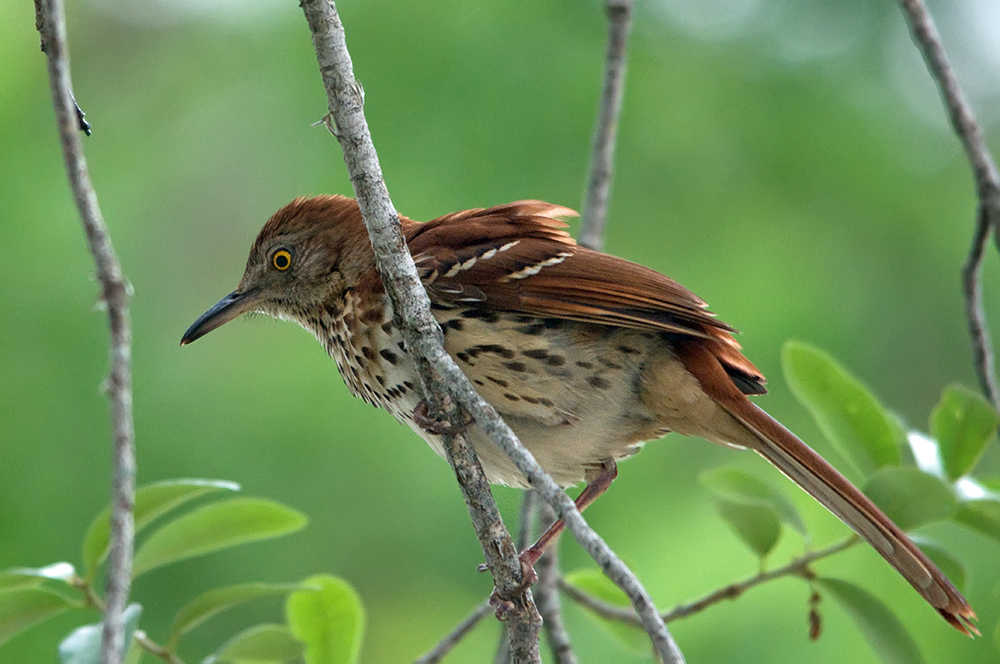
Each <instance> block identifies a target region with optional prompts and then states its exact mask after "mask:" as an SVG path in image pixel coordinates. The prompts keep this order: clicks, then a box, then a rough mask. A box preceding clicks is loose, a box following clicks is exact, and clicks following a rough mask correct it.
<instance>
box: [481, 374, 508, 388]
mask: <svg viewBox="0 0 1000 664" xmlns="http://www.w3.org/2000/svg"><path fill="white" fill-rule="evenodd" d="M486 380H488V381H491V382H494V383H496V384H497V385H499V386H500V387H507V385H508V384H509V383H508V382H507V381H505V380H501V379H500V378H494V377H493V376H487V377H486Z"/></svg>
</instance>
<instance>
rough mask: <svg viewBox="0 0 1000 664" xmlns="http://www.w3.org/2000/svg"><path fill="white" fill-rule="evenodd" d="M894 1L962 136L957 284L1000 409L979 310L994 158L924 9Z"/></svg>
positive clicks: (998, 224)
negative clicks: (961, 257) (964, 213)
mask: <svg viewBox="0 0 1000 664" xmlns="http://www.w3.org/2000/svg"><path fill="white" fill-rule="evenodd" d="M900 5H901V6H902V8H903V15H904V16H905V17H906V20H907V23H908V24H909V26H910V31H911V32H912V34H913V41H914V43H916V45H917V48H918V49H919V50H920V53H921V54H922V55H923V57H924V61H925V62H926V63H927V69H928V70H929V71H930V73H931V77H932V78H933V79H934V82H935V83H936V84H937V86H938V90H939V91H940V93H941V97H942V99H943V101H944V104H945V107H946V109H947V111H948V119H949V121H950V122H951V126H952V128H954V130H955V133H956V134H958V138H959V140H961V141H962V146H963V147H964V148H965V153H966V155H967V156H968V159H969V163H970V164H971V166H972V173H973V176H974V177H975V180H976V194H977V196H978V198H979V210H978V213H977V216H976V230H975V234H974V238H973V242H972V247H971V249H970V250H969V256H968V259H967V260H966V263H965V266H964V267H963V269H962V283H963V291H964V294H965V310H966V317H967V318H968V324H969V333H970V336H971V337H972V351H973V356H974V360H975V365H976V373H977V374H978V376H979V382H980V385H981V387H982V390H983V392H984V393H985V394H986V396H987V397H988V398H989V400H990V402H992V403H993V406H994V407H996V408H998V409H1000V389H998V387H997V380H996V375H995V373H994V360H993V344H992V342H991V341H990V336H989V332H988V328H987V326H986V314H985V312H984V311H983V302H982V283H981V274H980V273H981V269H982V263H983V254H984V252H985V247H986V241H987V240H988V238H989V234H990V231H991V230H992V231H993V233H994V237H995V238H996V241H998V242H1000V235H997V231H998V230H1000V176H998V174H997V166H996V162H994V160H993V157H992V155H991V154H990V150H989V148H988V147H987V146H986V141H985V140H984V139H983V132H982V129H980V127H979V123H978V122H976V117H975V115H974V114H973V112H972V108H971V107H970V106H969V103H968V101H966V99H965V95H964V94H963V93H962V88H961V86H960V85H959V84H958V78H957V77H956V76H955V70H954V69H953V68H952V66H951V63H950V62H949V61H948V56H947V55H946V54H945V52H944V47H943V46H942V45H941V37H940V35H939V34H938V31H937V28H936V27H935V26H934V21H933V19H932V18H931V16H930V14H929V13H928V11H927V8H926V7H925V6H924V4H923V2H922V0H900Z"/></svg>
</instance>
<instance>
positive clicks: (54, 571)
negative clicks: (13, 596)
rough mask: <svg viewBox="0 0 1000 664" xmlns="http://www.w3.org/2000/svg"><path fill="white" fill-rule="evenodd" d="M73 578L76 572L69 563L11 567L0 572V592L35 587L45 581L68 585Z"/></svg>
mask: <svg viewBox="0 0 1000 664" xmlns="http://www.w3.org/2000/svg"><path fill="white" fill-rule="evenodd" d="M74 577H76V570H75V569H74V568H73V566H72V565H70V564H69V563H53V564H51V565H46V566H45V567H11V568H9V569H5V570H3V571H0V591H2V590H6V589H8V588H20V587H24V586H37V585H39V584H40V583H41V582H42V581H44V580H46V579H52V580H55V581H62V582H63V583H70V582H71V581H72V580H73V578H74Z"/></svg>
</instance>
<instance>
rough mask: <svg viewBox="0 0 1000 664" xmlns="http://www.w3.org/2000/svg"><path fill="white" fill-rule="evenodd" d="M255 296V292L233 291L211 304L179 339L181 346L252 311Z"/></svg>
mask: <svg viewBox="0 0 1000 664" xmlns="http://www.w3.org/2000/svg"><path fill="white" fill-rule="evenodd" d="M255 295H256V292H255V291H247V292H245V293H240V292H237V291H233V292H232V293H230V294H229V295H227V296H225V297H224V298H222V299H221V300H219V301H218V302H216V303H215V304H213V305H212V308H211V309H209V310H208V311H206V312H205V313H203V314H202V315H201V316H199V317H198V320H196V321H195V322H194V324H193V325H192V326H191V327H189V328H188V329H187V332H185V333H184V336H183V337H181V345H182V346H183V345H185V344H189V343H191V342H192V341H195V340H196V339H200V338H201V337H203V336H205V335H206V334H208V333H209V332H211V331H212V330H214V329H215V328H217V327H219V326H220V325H222V324H223V323H228V322H229V321H231V320H232V319H234V318H236V317H237V316H239V315H240V314H242V313H245V312H247V311H249V310H250V309H252V308H253V306H254V305H255V304H256V302H257V298H256V297H254V296H255Z"/></svg>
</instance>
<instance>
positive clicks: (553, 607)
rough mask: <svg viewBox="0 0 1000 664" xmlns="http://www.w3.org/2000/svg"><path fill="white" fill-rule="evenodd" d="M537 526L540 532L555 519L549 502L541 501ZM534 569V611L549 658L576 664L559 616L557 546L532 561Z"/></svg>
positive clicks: (567, 663)
mask: <svg viewBox="0 0 1000 664" xmlns="http://www.w3.org/2000/svg"><path fill="white" fill-rule="evenodd" d="M540 516H541V518H540V524H539V525H540V526H541V527H540V528H539V530H541V531H542V532H544V530H545V529H546V528H548V527H549V526H550V525H552V523H554V522H555V520H556V513H555V512H554V511H553V510H552V507H551V506H549V505H545V504H543V505H542V510H541V515H540ZM535 571H536V572H537V573H538V583H537V584H535V598H536V601H537V602H538V612H539V613H541V614H542V626H543V627H544V628H545V635H546V636H547V637H548V641H549V648H550V649H551V650H552V661H553V662H556V664H577V660H576V655H575V654H574V653H573V645H572V643H571V642H570V639H569V634H568V633H567V632H566V625H565V624H564V623H563V619H562V609H561V607H560V605H559V579H560V577H561V575H560V573H559V547H557V546H555V545H553V546H550V547H549V548H548V549H546V550H545V553H544V554H543V555H542V557H541V558H540V559H539V561H538V564H537V565H535Z"/></svg>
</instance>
